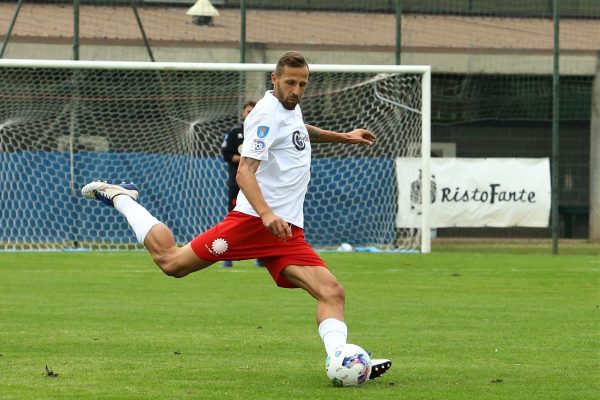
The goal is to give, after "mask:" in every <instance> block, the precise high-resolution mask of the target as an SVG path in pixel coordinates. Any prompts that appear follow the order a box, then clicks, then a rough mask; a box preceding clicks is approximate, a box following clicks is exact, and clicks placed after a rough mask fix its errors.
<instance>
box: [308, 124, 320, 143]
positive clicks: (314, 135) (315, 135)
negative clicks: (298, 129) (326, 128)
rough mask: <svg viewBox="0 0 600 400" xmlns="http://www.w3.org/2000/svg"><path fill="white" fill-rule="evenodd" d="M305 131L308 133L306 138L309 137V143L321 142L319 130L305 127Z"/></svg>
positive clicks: (310, 126)
mask: <svg viewBox="0 0 600 400" xmlns="http://www.w3.org/2000/svg"><path fill="white" fill-rule="evenodd" d="M306 130H307V131H308V136H309V137H310V141H311V142H321V141H322V140H323V139H322V135H321V130H320V129H319V128H317V127H314V126H312V125H306Z"/></svg>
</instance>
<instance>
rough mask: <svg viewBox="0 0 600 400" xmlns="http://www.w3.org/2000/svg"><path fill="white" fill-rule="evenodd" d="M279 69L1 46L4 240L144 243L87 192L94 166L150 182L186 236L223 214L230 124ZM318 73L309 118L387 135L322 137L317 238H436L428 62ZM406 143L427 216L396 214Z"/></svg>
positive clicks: (310, 200) (0, 223) (35, 244)
mask: <svg viewBox="0 0 600 400" xmlns="http://www.w3.org/2000/svg"><path fill="white" fill-rule="evenodd" d="M273 69H274V65H273V64H233V63H175V62H174V63H164V62H162V63H158V62H157V63H151V62H108V61H61V60H6V59H4V60H0V167H1V168H0V201H1V202H2V203H3V207H2V210H1V211H0V250H14V249H72V248H76V249H128V248H138V247H139V245H138V244H137V243H136V242H135V237H134V236H133V234H132V233H131V231H130V229H129V227H128V226H127V224H126V222H125V221H124V219H123V218H120V216H119V215H117V214H118V213H115V212H114V211H112V210H109V209H108V208H102V207H100V206H99V205H98V204H91V203H92V202H86V201H85V200H84V199H82V198H81V196H80V194H79V190H80V188H81V186H82V185H83V184H85V183H86V182H87V181H89V180H91V179H95V178H102V179H106V180H109V181H116V180H119V179H128V180H132V181H134V182H136V183H137V184H139V186H140V187H141V196H140V202H141V203H142V204H143V205H144V206H146V207H147V208H148V209H149V210H150V211H151V212H152V213H153V214H154V215H155V216H156V217H157V218H159V219H160V220H162V221H164V222H165V223H166V224H167V225H168V226H169V227H171V228H172V229H173V232H174V234H175V237H176V240H177V241H178V242H180V243H185V242H187V241H189V240H191V239H192V238H193V237H194V236H195V235H196V234H198V233H200V232H202V231H203V230H205V229H207V228H209V227H210V226H212V225H213V224H214V223H216V222H218V221H220V220H221V219H222V218H223V216H224V215H225V213H226V210H227V199H226V165H225V163H224V162H223V160H222V158H221V154H220V148H221V142H222V139H223V136H224V134H225V132H226V131H227V130H228V129H229V128H230V127H231V126H233V125H235V124H236V123H239V122H240V115H239V113H240V110H241V106H242V104H243V103H244V102H245V101H247V100H258V99H259V98H260V97H262V95H263V94H264V91H265V90H268V89H270V88H271V87H270V73H271V71H273ZM310 73H311V75H310V83H309V86H308V89H307V91H306V93H305V95H304V97H303V101H302V103H301V107H302V110H303V114H304V118H305V122H306V123H307V124H311V125H316V126H319V127H323V128H326V129H332V130H337V131H349V130H351V129H355V128H366V129H370V130H372V131H373V132H374V133H375V134H376V135H377V143H376V145H375V146H372V147H368V148H367V147H363V146H347V145H340V144H317V145H314V146H313V167H312V168H313V171H312V178H311V179H312V180H311V184H310V187H309V191H308V193H307V198H306V205H305V211H306V213H305V214H306V227H305V231H306V236H307V240H308V241H309V242H310V243H311V244H313V246H315V247H317V248H333V247H337V245H339V244H340V243H342V242H348V243H351V244H352V245H353V246H354V247H359V248H360V247H363V248H365V249H367V251H368V249H370V248H373V247H376V248H378V249H381V248H384V249H389V250H399V251H403V250H408V251H410V250H420V251H421V252H423V253H428V252H430V251H431V237H430V227H429V223H428V221H429V206H430V199H429V196H430V179H426V177H429V176H430V166H429V160H430V141H431V138H430V136H431V135H430V129H431V125H430V118H431V111H430V110H431V106H430V103H431V95H430V93H431V68H430V67H429V66H404V65H401V66H392V65H320V64H312V65H310ZM398 157H421V160H422V175H421V176H422V179H421V184H420V188H421V194H422V196H420V197H421V201H422V205H421V207H422V208H421V215H422V227H421V229H412V228H403V227H398V226H396V224H395V220H396V213H397V209H398V207H397V201H398V190H399V189H398V188H397V187H396V186H397V179H396V171H395V160H396V159H397V158H398ZM111 211H112V212H111ZM98 214H102V215H101V216H99V215H98Z"/></svg>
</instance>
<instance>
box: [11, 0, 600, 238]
mask: <svg viewBox="0 0 600 400" xmlns="http://www.w3.org/2000/svg"><path fill="white" fill-rule="evenodd" d="M198 3H200V2H198ZM204 3H205V4H204V5H205V6H207V7H208V6H210V5H211V4H212V6H214V10H213V9H211V8H210V7H208V8H206V7H200V6H201V4H199V5H198V6H197V7H196V8H195V11H194V12H193V13H192V14H194V15H190V14H188V10H190V8H191V6H192V5H194V4H196V1H194V0H134V1H129V0H98V1H91V0H89V1H88V0H80V1H77V2H74V1H64V0H0V34H1V35H2V36H1V39H2V56H3V57H4V58H41V59H57V58H58V59H72V58H79V59H82V60H86V59H88V60H134V61H135V60H141V61H149V60H151V59H155V60H156V61H189V62H239V61H245V62H260V63H263V62H273V61H274V60H275V59H276V57H277V56H278V55H279V54H280V53H281V52H283V51H284V50H288V49H297V50H300V51H302V52H304V53H305V54H306V55H307V57H308V59H309V61H310V62H311V63H329V64H395V63H402V64H415V65H418V64H424V65H431V66H432V70H433V77H432V125H433V126H432V142H433V149H434V153H435V154H434V155H437V156H456V157H551V155H552V135H551V132H552V117H553V112H552V96H553V91H552V89H553V87H552V73H553V62H552V60H553V47H554V35H553V5H554V2H553V1H548V0H535V1H528V2H523V1H517V0H510V1H499V0H436V1H433V0H431V1H423V0H401V1H400V0H346V1H343V2H342V1H333V0H247V1H241V0H212V1H211V2H210V3H209V2H204ZM74 4H79V7H75V6H74ZM211 10H212V11H213V12H210V11H211ZM217 14H218V15H217ZM560 17H561V19H560V38H559V39H560V41H559V43H560V73H561V78H560V104H561V108H560V139H559V149H560V150H559V169H558V171H559V173H558V175H559V176H558V182H559V187H558V189H559V194H560V200H559V211H560V231H561V237H570V238H590V239H593V240H599V241H600V210H599V208H600V205H599V204H598V203H599V202H600V201H599V200H598V199H600V184H599V183H598V182H599V181H600V176H599V175H600V172H598V170H599V169H600V155H599V154H600V138H599V136H600V122H599V120H600V111H598V107H599V106H598V104H600V100H599V98H600V89H598V86H599V84H598V81H599V80H600V79H599V78H598V74H599V72H598V51H599V50H600V2H599V1H596V0H579V1H562V2H560ZM75 55H76V57H74V56H75ZM594 79H595V81H596V85H595V86H594V84H593V82H594ZM594 87H595V88H596V89H595V90H593V88H594ZM2 101H5V100H2ZM592 104H595V107H596V108H595V110H596V111H595V112H592ZM232 112H233V113H237V110H232ZM0 124H1V121H0ZM0 126H1V125H0ZM0 132H1V131H0ZM438 235H439V236H452V237H455V236H475V237H482V236H488V237H489V236H491V237H516V238H530V237H541V238H548V237H551V230H550V228H548V229H479V228H478V229H445V230H439V231H438Z"/></svg>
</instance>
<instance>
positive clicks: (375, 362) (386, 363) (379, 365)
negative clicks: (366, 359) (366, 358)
mask: <svg viewBox="0 0 600 400" xmlns="http://www.w3.org/2000/svg"><path fill="white" fill-rule="evenodd" d="M390 368H392V360H388V359H384V358H379V359H377V358H374V359H371V374H369V380H372V379H376V378H379V377H380V376H381V375H383V374H385V373H386V372H388V371H389V369H390Z"/></svg>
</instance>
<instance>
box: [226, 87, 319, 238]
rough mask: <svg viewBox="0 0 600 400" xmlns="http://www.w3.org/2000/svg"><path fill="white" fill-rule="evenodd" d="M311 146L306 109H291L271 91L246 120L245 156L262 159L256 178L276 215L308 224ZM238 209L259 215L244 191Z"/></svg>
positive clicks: (243, 155) (296, 222) (243, 154)
mask: <svg viewBox="0 0 600 400" xmlns="http://www.w3.org/2000/svg"><path fill="white" fill-rule="evenodd" d="M310 153H311V148H310V140H309V137H308V132H307V131H306V127H305V126H304V120H303V118H302V111H301V110H300V106H299V105H296V108H295V109H294V110H287V109H286V108H285V107H283V105H282V104H281V103H280V102H279V100H278V99H277V98H276V97H275V96H273V93H272V92H271V91H267V92H266V93H265V96H264V97H263V98H262V99H261V100H260V101H259V102H258V103H256V106H255V107H254V109H253V110H252V112H251V113H250V114H249V115H248V116H247V117H246V120H245V121H244V144H243V145H242V151H241V155H242V157H248V158H253V159H255V160H260V166H259V167H258V170H257V171H256V179H257V180H258V185H259V186H260V189H261V191H262V194H263V196H264V198H265V200H266V202H267V204H268V205H269V207H271V209H272V210H273V213H275V215H277V216H280V217H281V218H283V220H284V221H286V222H288V223H290V224H293V225H296V226H298V227H300V228H303V227H304V209H303V207H304V196H305V195H306V190H307V188H308V182H309V181H310V160H311V155H310ZM235 211H239V212H241V213H244V214H248V215H254V216H258V213H257V212H256V211H255V210H254V208H252V205H250V203H249V202H248V199H246V196H244V193H243V192H242V191H241V190H240V192H239V194H238V197H237V203H236V206H235Z"/></svg>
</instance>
